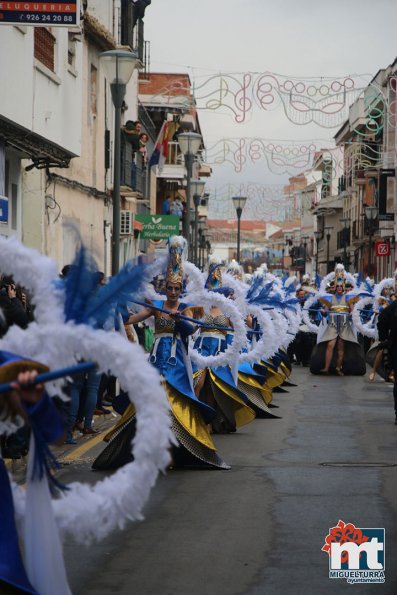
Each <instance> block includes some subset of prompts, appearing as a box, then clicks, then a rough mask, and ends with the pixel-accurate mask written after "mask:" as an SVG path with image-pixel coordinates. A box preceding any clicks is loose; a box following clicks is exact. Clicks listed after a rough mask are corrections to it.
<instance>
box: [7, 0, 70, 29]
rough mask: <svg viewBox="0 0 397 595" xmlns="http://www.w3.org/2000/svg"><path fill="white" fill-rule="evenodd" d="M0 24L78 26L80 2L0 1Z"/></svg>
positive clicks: (68, 0)
mask: <svg viewBox="0 0 397 595" xmlns="http://www.w3.org/2000/svg"><path fill="white" fill-rule="evenodd" d="M0 24H5V25H35V26H36V27H57V26H60V27H73V26H76V25H80V0H54V1H53V2H43V1H41V2H12V1H11V0H9V1H8V2H1V1H0Z"/></svg>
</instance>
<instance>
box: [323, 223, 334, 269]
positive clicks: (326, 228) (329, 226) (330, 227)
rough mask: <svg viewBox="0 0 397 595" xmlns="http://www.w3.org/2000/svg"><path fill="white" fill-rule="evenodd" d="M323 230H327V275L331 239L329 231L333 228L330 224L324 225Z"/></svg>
mask: <svg viewBox="0 0 397 595" xmlns="http://www.w3.org/2000/svg"><path fill="white" fill-rule="evenodd" d="M324 229H325V231H326V232H327V235H326V236H325V237H326V238H327V275H328V273H329V241H330V239H331V231H332V230H333V229H334V228H333V227H332V225H326V226H325V227H324Z"/></svg>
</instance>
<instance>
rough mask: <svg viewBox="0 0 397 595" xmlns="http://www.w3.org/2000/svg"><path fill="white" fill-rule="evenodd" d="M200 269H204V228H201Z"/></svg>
mask: <svg viewBox="0 0 397 595" xmlns="http://www.w3.org/2000/svg"><path fill="white" fill-rule="evenodd" d="M199 237H200V242H199V269H200V270H204V248H205V233H204V230H203V229H200V228H199Z"/></svg>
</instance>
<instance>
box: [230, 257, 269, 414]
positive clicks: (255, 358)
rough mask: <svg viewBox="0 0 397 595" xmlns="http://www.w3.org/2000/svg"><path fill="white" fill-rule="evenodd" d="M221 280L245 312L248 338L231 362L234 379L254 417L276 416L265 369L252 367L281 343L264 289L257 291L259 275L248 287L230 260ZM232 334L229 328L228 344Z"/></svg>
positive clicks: (240, 308)
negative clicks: (268, 308)
mask: <svg viewBox="0 0 397 595" xmlns="http://www.w3.org/2000/svg"><path fill="white" fill-rule="evenodd" d="M231 275H232V277H231ZM224 280H225V282H226V284H227V285H231V287H232V288H233V289H234V290H235V294H234V297H235V300H236V305H237V307H238V309H239V311H241V312H245V313H246V317H245V324H246V327H247V341H246V346H245V347H244V348H243V349H242V351H241V353H240V356H239V357H238V359H237V360H236V362H234V363H233V365H232V375H233V379H234V380H235V383H236V384H237V387H238V388H239V389H240V390H241V391H242V392H243V393H244V394H245V395H246V396H247V398H248V400H249V404H250V407H252V409H254V411H255V413H256V416H257V417H260V418H267V417H278V416H276V415H274V414H273V412H272V411H271V410H270V407H275V405H272V404H271V401H272V398H273V391H272V389H271V388H270V386H269V385H268V383H267V375H268V370H267V368H266V367H265V366H263V365H262V366H260V370H259V369H255V366H256V365H259V361H260V359H261V358H263V357H264V355H265V354H267V355H268V356H271V355H273V354H274V353H276V351H277V350H278V347H279V345H280V343H279V337H278V336H277V333H276V332H275V328H274V325H273V322H272V320H271V316H270V314H269V312H266V311H264V310H263V309H262V308H263V307H264V306H265V303H263V300H262V297H263V293H261V291H260V285H261V279H260V278H259V277H258V276H256V277H255V280H254V282H252V283H251V287H248V288H247V286H246V285H245V284H243V283H242V282H241V268H239V265H237V266H236V264H234V261H232V262H231V263H230V265H229V268H228V270H227V272H226V274H225V275H224ZM242 286H243V287H242ZM265 293H266V292H265ZM233 335H234V333H233V332H231V331H228V333H227V337H226V339H227V343H228V344H229V343H230V342H231V340H233Z"/></svg>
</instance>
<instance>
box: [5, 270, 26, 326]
mask: <svg viewBox="0 0 397 595" xmlns="http://www.w3.org/2000/svg"><path fill="white" fill-rule="evenodd" d="M23 295H24V296H25V303H27V301H26V294H23ZM0 309H1V311H2V313H3V318H4V320H5V322H3V334H5V333H6V332H7V331H8V329H9V328H10V326H12V325H13V324H16V325H17V326H19V327H21V328H26V327H27V326H28V324H29V322H30V321H31V319H32V318H31V313H30V312H27V310H26V309H25V307H24V305H23V303H22V301H21V300H20V299H18V298H17V287H16V285H15V283H14V281H13V280H12V277H3V279H2V282H1V288H0Z"/></svg>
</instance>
